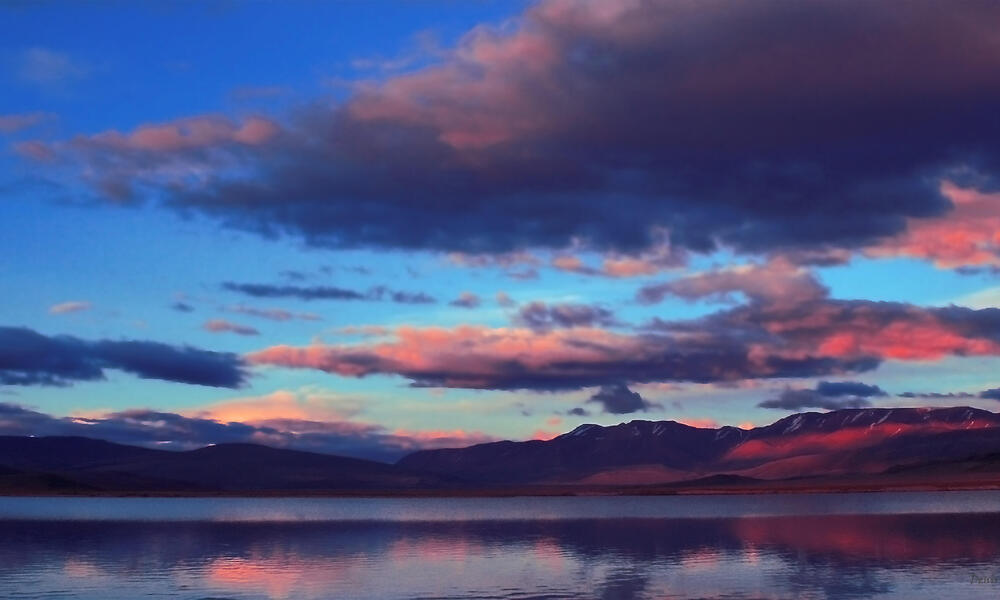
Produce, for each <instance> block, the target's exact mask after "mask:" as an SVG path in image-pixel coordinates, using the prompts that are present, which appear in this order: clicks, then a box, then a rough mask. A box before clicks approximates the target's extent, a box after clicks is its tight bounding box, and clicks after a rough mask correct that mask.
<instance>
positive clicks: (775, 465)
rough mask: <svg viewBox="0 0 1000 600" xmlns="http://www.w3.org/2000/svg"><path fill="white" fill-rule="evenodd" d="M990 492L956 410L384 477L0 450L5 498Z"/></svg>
mask: <svg viewBox="0 0 1000 600" xmlns="http://www.w3.org/2000/svg"><path fill="white" fill-rule="evenodd" d="M880 485H890V486H918V487H919V486H930V487H934V486H945V487H948V486H962V487H995V486H1000V414H997V413H993V412H989V411H986V410H981V409H976V408H968V407H955V408H896V409H886V408H867V409H843V410H836V411H831V412H827V413H814V412H809V413H801V414H797V415H792V416H789V417H786V418H783V419H781V420H779V421H777V422H775V423H773V424H771V425H768V426H765V427H757V428H754V429H749V430H747V429H740V428H737V427H728V426H727V427H721V428H698V427H691V426H688V425H684V424H681V423H677V422H674V421H639V420H636V421H631V422H628V423H622V424H619V425H614V426H609V427H604V426H600V425H594V424H588V425H581V426H579V427H577V428H576V429H574V430H573V431H570V432H568V433H565V434H563V435H560V436H558V437H555V438H553V439H550V440H546V441H541V440H533V441H526V442H511V441H503V442H493V443H487V444H478V445H475V446H470V447H467V448H453V449H441V450H424V451H419V452H415V453H413V454H410V455H408V456H406V457H404V458H402V459H401V460H400V461H398V462H397V463H396V464H385V463H379V462H374V461H367V460H361V459H355V458H345V457H338V456H330V455H324V454H315V453H310V452H301V451H296V450H287V449H277V448H269V447H265V446H259V445H253V444H219V445H215V446H208V447H205V448H201V449H198V450H192V451H187V452H176V451H166V450H155V449H149V448H140V447H134V446H125V445H121V444H114V443H111V442H106V441H101V440H93V439H88V438H71V437H47V438H33V437H0V491H5V492H6V493H30V492H46V493H49V492H52V493H114V492H149V493H156V492H161V493H162V492H171V493H234V494H243V493H246V494H252V493H261V492H273V493H279V492H296V493H300V492H301V493H348V492H351V493H354V492H358V493H362V492H366V491H367V492H372V493H386V494H393V493H405V492H414V493H433V492H442V493H470V492H472V491H475V490H480V491H490V490H492V491H494V492H497V491H503V490H507V491H508V492H511V491H516V492H518V493H522V492H523V493H533V491H536V492H538V491H545V492H546V493H573V492H574V491H577V492H579V491H582V490H591V489H593V490H605V491H607V490H614V489H624V490H628V491H633V492H644V491H647V492H650V493H657V492H664V493H666V492H670V491H673V492H678V491H685V490H688V491H689V490H692V489H720V490H721V489H777V488H789V489H796V488H799V489H823V488H834V487H837V488H850V487H852V486H861V487H873V486H874V487H878V486H880Z"/></svg>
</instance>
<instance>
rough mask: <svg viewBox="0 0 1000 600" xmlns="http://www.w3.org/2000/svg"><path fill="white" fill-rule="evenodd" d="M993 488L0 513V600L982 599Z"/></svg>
mask: <svg viewBox="0 0 1000 600" xmlns="http://www.w3.org/2000/svg"><path fill="white" fill-rule="evenodd" d="M998 578H1000V494H998V493H994V492H945V493H888V494H819V495H761V496H668V497H628V498H621V497H588V498H468V499H448V498H434V499H383V498H380V499H362V498H351V499H343V498H340V499H280V498H263V499H226V498H198V499H192V498H170V499H162V498H115V499H103V498H0V597H2V598H84V599H94V600H97V599H110V600H119V599H122V600H123V599H126V598H184V599H192V600H195V599H206V598H225V599H248V600H249V599H293V598H303V599H319V598H358V599H394V598H398V599H417V598H421V599H425V598H426V599H429V598H478V599H486V598H490V599H504V600H515V599H526V598H550V599H554V598H602V599H632V598H642V599H654V598H656V599H659V598H699V597H709V598H747V599H749V598H873V597H875V598H934V599H938V598H956V599H957V598H993V597H997V596H998V595H1000V585H998V584H997V583H993V582H995V581H997V580H998Z"/></svg>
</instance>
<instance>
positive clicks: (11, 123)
mask: <svg viewBox="0 0 1000 600" xmlns="http://www.w3.org/2000/svg"><path fill="white" fill-rule="evenodd" d="M53 118H55V115H53V114H51V113H46V112H38V111H36V112H30V113H21V114H7V115H0V133H17V132H19V131H22V130H24V129H29V128H31V127H34V126H35V125H38V124H39V123H42V122H44V121H48V120H51V119H53Z"/></svg>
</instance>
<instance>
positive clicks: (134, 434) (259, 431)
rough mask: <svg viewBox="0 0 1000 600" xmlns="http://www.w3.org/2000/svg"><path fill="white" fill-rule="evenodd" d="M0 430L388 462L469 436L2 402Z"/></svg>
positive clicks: (342, 423) (361, 425)
mask: <svg viewBox="0 0 1000 600" xmlns="http://www.w3.org/2000/svg"><path fill="white" fill-rule="evenodd" d="M0 435H34V436H50V435H73V436H84V437H89V438H97V439H103V440H108V441H111V442H117V443H120V444H131V445H138V446H148V447H151V448H160V449H163V448H169V449H177V450H189V449H194V448H201V447H203V446H207V445H209V444H223V443H258V444H264V445H268V446H274V447H279V448H294V449H297V450H307V451H311V452H323V453H327V454H338V455H342V456H354V457H358V458H367V459H371V460H382V461H386V462H393V461H395V460H398V459H399V458H401V457H402V456H404V455H405V454H408V453H410V452H412V451H414V450H419V449H423V448H427V447H440V446H441V445H445V446H447V445H451V446H462V445H467V444H468V440H464V442H463V441H462V440H459V439H447V438H439V439H433V440H422V439H420V438H418V437H414V436H409V435H406V434H395V433H391V432H389V431H387V430H385V429H384V428H382V427H381V426H378V425H372V424H366V423H355V422H350V421H337V422H327V421H307V420H294V419H272V420H266V421H261V422H255V423H240V422H219V421H215V420H212V419H203V418H196V417H187V416H183V415H179V414H175V413H169V412H159V411H153V410H127V411H121V412H115V413H109V414H106V415H103V416H101V417H95V418H79V417H55V416H52V415H48V414H45V413H41V412H37V411H33V410H29V409H27V408H24V407H21V406H18V405H15V404H8V403H2V402H0ZM480 441H487V440H486V439H484V440H480Z"/></svg>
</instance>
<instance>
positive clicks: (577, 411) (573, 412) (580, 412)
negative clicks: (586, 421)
mask: <svg viewBox="0 0 1000 600" xmlns="http://www.w3.org/2000/svg"><path fill="white" fill-rule="evenodd" d="M566 414H567V415H569V416H571V417H589V416H590V412H589V411H587V409H586V408H583V407H582V406H575V407H573V408H571V409H569V410H568V411H566Z"/></svg>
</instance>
